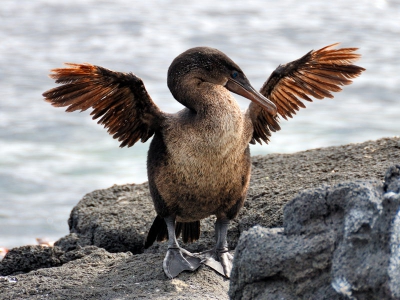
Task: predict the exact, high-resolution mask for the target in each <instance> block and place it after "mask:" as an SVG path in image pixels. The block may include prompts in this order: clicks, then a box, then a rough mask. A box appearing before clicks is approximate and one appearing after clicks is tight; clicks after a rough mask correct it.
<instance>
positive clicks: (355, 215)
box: [229, 164, 400, 299]
mask: <svg viewBox="0 0 400 300" xmlns="http://www.w3.org/2000/svg"><path fill="white" fill-rule="evenodd" d="M283 218H284V220H283V223H284V224H283V225H284V226H283V229H282V230H276V229H275V230H272V229H267V228H262V227H259V226H257V227H254V228H252V229H251V230H249V231H248V232H246V233H244V234H243V235H242V236H241V238H240V241H239V244H238V246H237V248H236V253H235V260H234V268H233V270H232V278H231V285H230V291H229V295H230V297H231V298H232V299H282V298H283V299H344V298H347V299H400V276H399V274H400V164H399V165H398V166H393V167H391V168H389V170H388V171H387V173H386V176H385V182H384V184H382V183H381V182H380V181H377V180H367V181H353V182H347V183H340V184H336V185H334V186H325V187H320V188H316V189H309V190H306V191H303V192H301V193H300V194H298V195H297V196H296V197H295V198H294V199H293V200H292V201H291V202H289V203H288V204H287V205H286V207H285V209H284V216H283Z"/></svg>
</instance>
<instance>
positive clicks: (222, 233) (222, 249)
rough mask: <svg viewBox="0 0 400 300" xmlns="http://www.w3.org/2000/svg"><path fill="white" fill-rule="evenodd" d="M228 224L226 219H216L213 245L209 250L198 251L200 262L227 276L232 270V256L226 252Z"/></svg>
mask: <svg viewBox="0 0 400 300" xmlns="http://www.w3.org/2000/svg"><path fill="white" fill-rule="evenodd" d="M228 226H229V220H228V219H225V218H223V219H217V221H216V222H215V239H216V244H215V247H214V248H213V249H211V250H209V251H205V252H202V253H200V256H201V257H202V258H203V260H202V263H204V264H206V265H207V266H209V267H211V268H213V269H214V270H216V271H217V272H219V273H220V274H222V275H224V276H226V277H228V278H229V277H230V275H231V270H232V261H233V256H232V254H230V253H229V252H228V251H229V249H228V242H227V240H226V237H227V234H228Z"/></svg>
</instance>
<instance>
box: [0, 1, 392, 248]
mask: <svg viewBox="0 0 400 300" xmlns="http://www.w3.org/2000/svg"><path fill="white" fill-rule="evenodd" d="M0 41H1V42H0V247H14V246H20V245H25V244H35V243H36V241H35V238H37V237H41V238H42V237H46V238H48V239H50V240H57V239H58V238H60V237H62V236H64V235H65V234H67V233H68V225H67V219H68V217H69V213H70V211H71V209H72V208H73V206H74V205H76V204H77V203H78V201H79V200H80V199H81V198H82V197H83V196H84V195H85V194H86V193H88V192H91V191H93V190H95V189H102V188H107V187H110V186H112V185H113V184H124V183H141V182H144V181H146V180H147V175H146V153H147V149H148V146H149V144H148V143H145V144H141V143H138V144H137V145H135V146H134V147H132V148H123V149H121V148H119V143H118V142H117V141H115V140H113V139H112V138H111V136H109V135H108V134H107V132H106V130H104V129H103V128H102V127H101V126H99V125H97V124H96V122H95V121H93V120H91V118H90V117H89V113H88V112H84V113H77V112H76V113H69V114H67V113H65V112H64V109H63V108H54V107H52V106H51V105H49V104H48V103H46V102H44V101H43V98H42V96H41V94H42V93H43V92H44V91H46V90H47V89H50V88H52V87H55V84H54V82H53V81H52V80H51V79H49V78H48V76H47V75H48V73H49V70H50V69H52V68H57V67H61V66H62V63H64V62H77V63H82V62H90V63H92V64H97V65H101V66H104V67H106V68H109V69H112V70H116V71H123V72H134V73H135V74H137V75H138V76H140V77H141V78H142V79H143V81H144V83H145V85H146V87H147V90H148V91H149V93H150V95H151V96H152V98H153V99H154V101H155V102H156V103H157V105H159V107H160V108H161V109H162V110H164V111H167V112H175V111H177V110H179V109H181V108H182V106H181V105H180V104H179V103H178V102H176V101H175V100H174V99H173V97H172V96H171V94H170V93H169V90H168V88H167V85H166V75H167V69H168V67H169V64H170V63H171V61H172V60H173V59H174V58H175V57H176V56H177V55H178V54H180V53H181V52H183V51H185V50H186V49H188V48H191V47H195V46H211V47H215V48H218V49H220V50H222V51H223V52H225V53H226V54H227V55H228V56H230V57H231V58H232V59H233V60H234V61H235V62H236V63H237V64H238V65H239V66H240V67H241V68H242V69H243V70H244V72H245V73H246V75H247V76H248V78H249V79H250V82H251V83H252V84H253V86H254V87H256V88H259V87H261V85H262V84H263V82H264V81H265V80H266V79H267V78H268V76H269V75H270V73H271V72H272V71H273V70H274V69H275V68H276V67H277V66H278V65H279V64H283V63H286V62H289V61H292V60H294V59H297V58H299V57H301V56H302V55H304V54H305V53H306V52H308V51H309V50H311V49H315V50H316V49H319V48H321V47H323V46H326V45H329V44H332V43H335V42H341V46H343V47H359V48H360V50H359V53H361V54H362V59H361V60H360V61H359V62H358V64H359V65H361V66H363V67H365V68H366V69H367V71H366V72H364V73H363V74H362V76H361V77H360V78H357V79H356V80H355V82H354V84H353V85H351V86H346V87H345V88H344V91H343V92H341V93H339V94H335V98H334V99H325V100H323V101H319V100H316V101H315V102H314V103H306V105H307V107H308V108H307V109H305V110H302V111H300V112H299V113H298V115H296V116H295V117H294V118H293V119H292V120H290V121H284V120H283V121H282V122H281V126H282V130H281V131H280V132H278V133H275V134H273V137H272V140H271V142H270V144H269V145H263V146H252V147H251V152H252V155H258V154H268V153H292V152H296V151H300V150H306V149H310V148H318V147H325V146H332V145H342V144H346V143H357V142H363V141H366V140H373V139H378V138H381V137H390V136H395V135H400V99H399V95H400V1H391V0H387V1H384V0H358V1H348V0H336V1H316V0H314V1H312V0H311V1H307V0H305V1H297V0H281V1H265V0H253V1H235V0H233V1H232V0H231V1H215V0H212V1H210V0H202V1H178V0H176V1H167V0H164V1H162V0H160V1H156V0H146V1H128V0H112V1H111V0H96V1H95V0H93V1H83V0H79V1H78V0H71V1H55V0H34V1H32V0H20V1H14V0H2V3H1V5H0ZM235 97H236V99H237V100H238V101H239V103H240V105H241V107H242V108H243V109H246V107H247V106H248V104H249V102H248V100H246V99H243V98H241V97H239V96H236V95H235Z"/></svg>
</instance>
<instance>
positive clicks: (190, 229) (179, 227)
mask: <svg viewBox="0 0 400 300" xmlns="http://www.w3.org/2000/svg"><path fill="white" fill-rule="evenodd" d="M181 234H182V241H183V242H184V243H192V242H194V241H197V240H198V239H199V238H200V221H195V222H187V223H182V222H176V224H175V235H176V238H178V237H179V236H180V235H181ZM166 239H168V230H167V224H166V223H165V221H164V219H163V218H161V217H160V216H157V217H156V218H155V219H154V221H153V225H151V227H150V230H149V233H148V234H147V238H146V242H145V243H144V248H145V249H147V248H149V247H150V246H151V245H153V243H154V242H155V241H156V240H157V242H162V241H165V240H166Z"/></svg>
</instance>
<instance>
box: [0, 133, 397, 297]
mask: <svg viewBox="0 0 400 300" xmlns="http://www.w3.org/2000/svg"><path fill="white" fill-rule="evenodd" d="M399 162H400V138H398V137H395V138H384V139H380V140H377V141H368V142H365V143H361V144H350V145H345V146H339V147H328V148H322V149H313V150H308V151H303V152H299V153H294V154H271V155H267V156H262V157H261V156H259V157H253V169H252V179H251V183H250V189H249V193H248V196H247V200H246V202H245V206H244V207H243V209H242V210H241V213H240V215H239V216H238V218H237V219H236V220H235V221H234V222H232V224H231V226H230V229H229V232H228V235H229V236H228V239H229V246H230V248H231V249H234V248H235V247H236V244H237V242H238V239H239V236H240V234H241V233H242V232H244V231H246V230H248V229H250V228H251V227H252V226H254V225H261V226H265V227H279V226H282V225H283V207H284V206H285V204H286V203H288V202H289V201H290V200H291V199H293V197H294V196H295V195H296V194H297V193H299V192H301V191H303V190H305V189H308V188H317V187H320V186H321V185H322V184H329V185H333V184H337V183H339V182H343V181H349V180H355V179H370V180H378V181H382V180H383V179H384V172H385V170H386V169H387V168H388V167H389V166H391V165H395V164H396V163H399ZM388 186H390V183H389V184H388ZM154 217H155V213H154V211H153V207H152V202H151V199H150V195H149V192H148V185H147V183H145V184H142V185H135V184H132V185H123V186H113V187H111V188H109V189H105V190H98V191H94V192H92V193H89V194H87V195H86V196H85V197H84V198H83V199H82V200H81V201H80V202H79V203H78V205H77V206H76V207H75V208H74V209H73V210H72V212H71V216H70V219H69V225H70V231H71V233H70V234H69V235H67V236H66V237H63V238H61V239H60V240H59V241H57V242H56V244H55V247H54V248H44V247H42V246H24V247H20V248H16V249H13V250H12V251H11V252H9V254H7V256H6V257H5V258H4V259H3V261H1V262H0V291H1V293H0V299H28V298H29V299H43V298H49V299H142V298H143V299H170V298H176V299H196V298H197V299H213V298H214V299H227V298H228V294H227V292H228V287H229V281H227V280H225V279H224V278H222V277H221V276H220V275H218V274H216V273H215V272H213V271H211V270H209V269H208V268H207V267H201V268H200V269H199V270H198V271H196V272H194V273H182V274H181V275H179V277H178V278H177V279H174V280H172V281H171V280H168V279H167V278H166V276H165V275H164V274H163V271H162V260H163V257H164V254H165V250H166V243H156V244H155V245H153V246H152V247H151V248H150V249H147V250H146V251H145V252H144V253H143V251H144V250H143V241H144V238H145V236H146V234H147V231H148V229H149V227H150V225H151V223H152V221H153V218H154ZM213 222H214V219H213V218H212V217H211V218H208V219H206V220H203V221H202V234H201V237H200V240H199V241H198V242H196V243H193V244H187V245H183V246H184V247H185V248H187V249H188V250H190V251H202V250H205V249H208V248H210V247H211V246H212V245H213V243H214V228H213ZM399 223H400V221H399ZM398 227H400V225H399V226H398ZM260 230H261V229H260ZM104 249H105V250H107V251H105V250H104ZM127 251H130V252H127ZM393 251H394V250H393ZM110 252H111V253H110ZM119 252H122V253H119ZM132 253H133V254H132ZM136 254H137V255H136ZM126 262H128V263H126ZM320 264H321V268H323V264H324V259H322V258H321V262H320ZM25 272H29V273H26V274H21V273H25ZM392 274H396V269H394V270H393V271H392ZM1 275H2V276H3V277H1ZM133 276H134V277H133ZM279 276H280V275H279ZM393 276H394V275H393ZM321 280H323V279H321ZM46 295H47V296H46Z"/></svg>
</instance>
